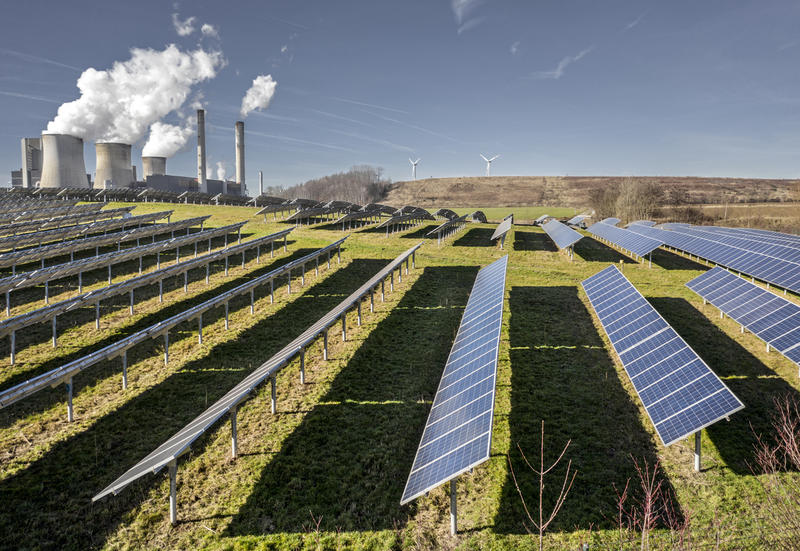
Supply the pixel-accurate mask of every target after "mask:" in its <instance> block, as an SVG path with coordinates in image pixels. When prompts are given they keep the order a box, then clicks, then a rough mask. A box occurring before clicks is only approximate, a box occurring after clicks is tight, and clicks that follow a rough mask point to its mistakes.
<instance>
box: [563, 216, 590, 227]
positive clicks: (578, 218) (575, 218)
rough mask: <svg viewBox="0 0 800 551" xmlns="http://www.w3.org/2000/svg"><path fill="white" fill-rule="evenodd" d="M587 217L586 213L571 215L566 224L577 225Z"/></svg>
mask: <svg viewBox="0 0 800 551" xmlns="http://www.w3.org/2000/svg"><path fill="white" fill-rule="evenodd" d="M589 217H590V216H589V215H588V214H578V215H576V216H573V217H572V218H570V219H569V220H567V225H568V226H577V225H578V224H580V223H581V222H583V221H584V220H586V219H587V218H589Z"/></svg>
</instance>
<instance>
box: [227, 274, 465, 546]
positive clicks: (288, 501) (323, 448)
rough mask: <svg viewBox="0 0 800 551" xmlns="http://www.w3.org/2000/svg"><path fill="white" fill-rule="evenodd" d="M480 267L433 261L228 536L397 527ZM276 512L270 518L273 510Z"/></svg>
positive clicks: (273, 466)
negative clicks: (315, 527)
mask: <svg viewBox="0 0 800 551" xmlns="http://www.w3.org/2000/svg"><path fill="white" fill-rule="evenodd" d="M477 270H478V268H477V267H471V266H470V267H467V266H460V267H426V268H425V269H424V271H423V272H422V274H420V276H419V277H418V279H417V280H416V281H415V282H414V285H413V286H412V287H411V289H409V290H408V291H407V292H406V293H405V294H404V295H403V297H402V298H401V299H400V301H399V303H398V304H396V305H395V306H394V307H393V308H392V311H391V313H390V314H389V315H388V316H387V317H386V318H385V319H384V320H383V321H381V322H380V323H379V324H378V325H377V326H376V327H375V328H374V329H372V331H371V332H370V333H369V336H368V337H367V338H366V340H364V341H363V342H362V343H361V344H360V346H359V347H358V350H357V351H356V352H355V353H354V355H353V357H352V358H351V359H350V360H349V361H348V362H347V365H346V366H344V367H343V369H342V370H341V372H339V373H338V374H337V375H336V378H335V379H334V381H333V382H332V384H331V388H330V390H329V391H328V392H327V393H326V394H325V396H323V397H322V398H321V399H320V404H319V405H316V406H315V407H314V408H313V409H312V411H311V412H310V413H308V415H306V417H305V418H304V419H303V421H302V423H301V424H300V425H299V426H298V427H297V428H296V429H295V430H294V432H293V433H292V434H291V435H290V436H289V437H288V438H287V439H286V441H285V442H284V444H283V446H282V449H281V450H280V452H279V453H278V454H277V455H276V456H275V457H274V458H273V459H272V460H271V461H270V462H269V463H268V464H267V465H266V466H265V468H264V470H263V471H262V473H261V479H260V480H259V481H258V482H257V483H256V485H255V488H254V489H253V490H252V492H251V494H250V496H249V497H248V499H247V502H246V503H245V504H244V505H243V506H242V507H241V508H240V510H239V512H238V514H237V515H236V516H235V517H234V519H233V521H232V522H231V524H230V526H229V529H228V532H227V534H226V535H227V536H241V535H260V534H264V533H265V531H264V528H263V526H264V525H265V524H270V525H271V528H270V532H292V533H304V532H306V529H307V527H308V524H309V521H310V515H309V512H312V513H313V514H314V515H315V516H321V517H322V524H321V526H320V529H321V530H323V531H336V530H342V531H346V532H347V531H362V530H392V529H396V528H397V527H398V526H403V525H405V523H406V521H407V518H408V516H409V512H410V510H411V507H413V505H412V506H407V507H401V506H400V497H401V494H402V492H403V487H404V485H405V481H406V478H407V477H408V472H409V469H410V468H411V463H412V462H413V460H414V455H415V453H416V449H417V445H418V444H419V439H420V437H421V435H422V429H423V428H424V425H425V420H426V419H427V415H428V409H429V407H430V406H429V405H428V404H427V403H421V400H422V399H424V400H426V401H430V400H432V399H433V395H434V393H435V392H436V388H437V385H438V381H439V378H440V377H441V373H442V369H443V368H444V364H445V362H446V361H447V355H448V353H449V350H450V346H451V344H452V340H453V338H454V336H455V332H456V331H457V329H458V325H459V321H460V318H461V314H462V312H463V307H464V304H465V303H466V299H467V295H468V293H469V290H470V288H471V287H472V284H473V282H474V279H475V274H476V272H477ZM265 518H268V519H269V522H268V523H267V522H265V521H264V519H265Z"/></svg>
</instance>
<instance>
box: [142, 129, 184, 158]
mask: <svg viewBox="0 0 800 551" xmlns="http://www.w3.org/2000/svg"><path fill="white" fill-rule="evenodd" d="M192 134H194V129H193V128H192V126H184V127H183V128H181V127H180V126H177V125H175V124H167V123H164V122H160V121H159V122H154V123H153V124H151V125H150V137H149V138H147V143H145V144H144V147H143V148H142V155H143V156H144V157H172V156H173V155H175V153H177V152H178V150H180V149H181V148H182V147H183V146H184V145H186V141H187V140H188V139H189V138H191V137H192Z"/></svg>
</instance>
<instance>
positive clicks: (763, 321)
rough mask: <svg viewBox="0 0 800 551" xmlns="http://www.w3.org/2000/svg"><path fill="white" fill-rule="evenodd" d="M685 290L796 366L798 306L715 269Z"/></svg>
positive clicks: (798, 354)
mask: <svg viewBox="0 0 800 551" xmlns="http://www.w3.org/2000/svg"><path fill="white" fill-rule="evenodd" d="M686 286H687V287H688V288H689V289H691V290H692V291H694V292H695V293H697V294H698V295H700V296H701V297H703V298H704V299H706V300H707V301H708V302H710V303H711V304H713V305H714V306H715V307H717V308H719V309H720V310H721V311H722V312H723V313H725V314H726V315H727V316H728V317H730V318H731V319H733V320H734V321H736V322H737V323H739V324H741V325H742V326H743V327H744V328H745V329H747V330H749V331H750V332H752V333H753V334H754V335H756V336H757V337H759V338H760V339H761V340H763V341H764V342H766V343H767V344H769V345H770V346H771V347H773V348H775V350H777V351H778V352H780V353H781V354H783V355H784V356H786V357H787V358H789V359H790V360H792V361H793V362H795V363H796V364H798V365H800V306H798V305H797V304H795V303H794V302H790V301H788V300H786V299H784V298H783V297H779V296H777V295H776V294H774V293H771V292H770V291H767V290H766V289H763V288H761V287H759V286H758V285H755V284H753V283H750V282H749V281H747V280H745V279H742V278H741V277H739V276H737V275H735V274H733V273H731V272H729V271H727V270H724V269H722V268H720V267H719V266H717V267H716V268H713V269H711V270H709V271H707V272H705V273H704V274H701V275H699V276H697V277H696V278H694V279H693V280H691V281H690V282H688V283H687V284H686Z"/></svg>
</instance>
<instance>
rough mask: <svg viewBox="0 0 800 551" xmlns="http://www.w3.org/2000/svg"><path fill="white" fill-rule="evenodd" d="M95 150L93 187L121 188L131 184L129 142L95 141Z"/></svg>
mask: <svg viewBox="0 0 800 551" xmlns="http://www.w3.org/2000/svg"><path fill="white" fill-rule="evenodd" d="M95 151H96V153H97V167H96V169H95V177H94V187H95V188H98V189H103V188H123V187H130V185H131V184H133V182H134V176H133V169H132V168H131V146H130V144H126V143H103V142H97V143H96V144H95Z"/></svg>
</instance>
